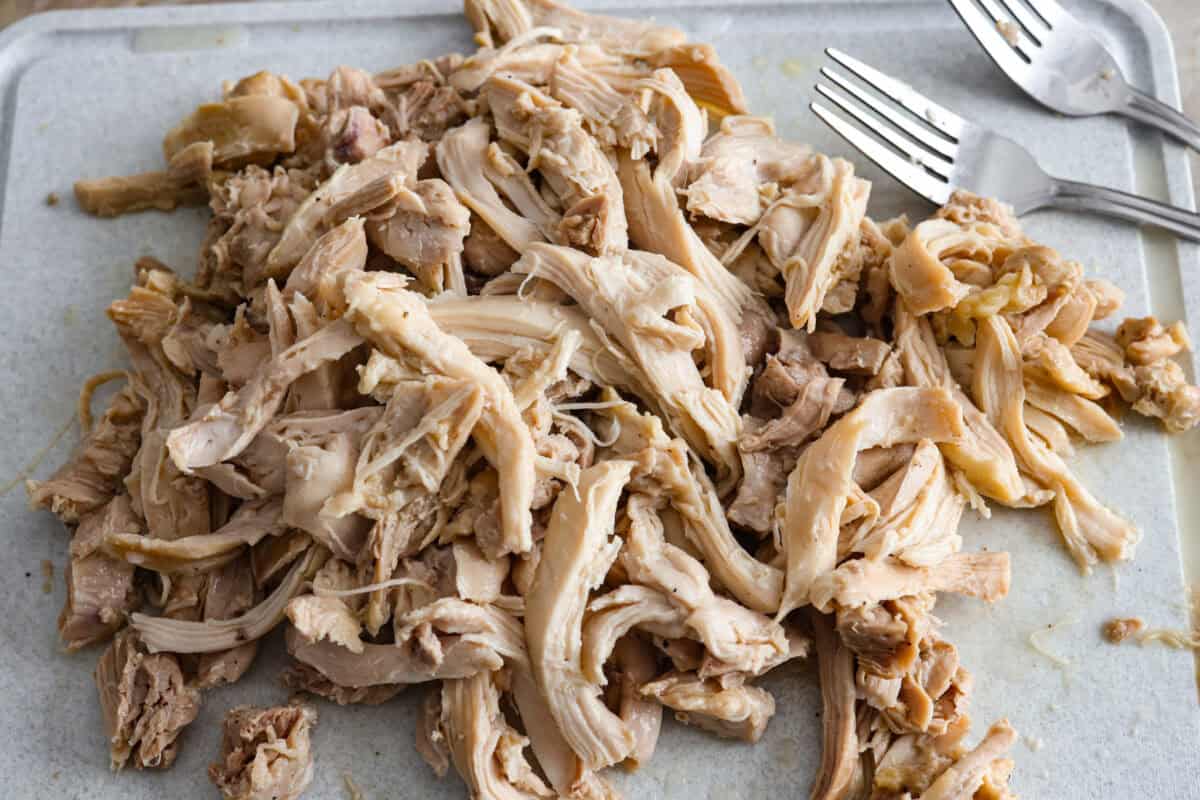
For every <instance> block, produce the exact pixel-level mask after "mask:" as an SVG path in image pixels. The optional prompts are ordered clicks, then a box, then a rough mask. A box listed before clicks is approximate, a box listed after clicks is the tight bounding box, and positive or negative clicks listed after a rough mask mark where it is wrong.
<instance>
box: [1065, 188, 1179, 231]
mask: <svg viewBox="0 0 1200 800" xmlns="http://www.w3.org/2000/svg"><path fill="white" fill-rule="evenodd" d="M1046 205H1049V206H1054V207H1055V208H1065V209H1070V210H1074V211H1093V212H1095V213H1097V214H1104V215H1106V216H1109V217H1117V218H1118V219H1124V220H1128V221H1130V222H1137V223H1140V224H1143V225H1156V226H1158V227H1160V228H1163V229H1164V230H1168V231H1170V232H1171V233H1174V234H1175V235H1177V236H1181V237H1183V238H1185V239H1191V240H1192V241H1197V242H1200V214H1195V213H1193V212H1191V211H1187V210H1185V209H1182V208H1179V207H1178V206H1172V205H1167V204H1166V203H1160V202H1158V201H1157V200H1150V199H1148V198H1145V197H1139V196H1138V195H1136V194H1130V193H1128V192H1121V191H1118V190H1116V189H1108V188H1105V187H1103V186H1094V185H1092V184H1090V183H1079V182H1077V181H1068V180H1061V179H1059V180H1056V181H1055V183H1054V189H1053V191H1052V193H1051V195H1050V196H1049V198H1047V200H1046Z"/></svg>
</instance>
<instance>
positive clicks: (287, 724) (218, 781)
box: [208, 705, 317, 800]
mask: <svg viewBox="0 0 1200 800" xmlns="http://www.w3.org/2000/svg"><path fill="white" fill-rule="evenodd" d="M316 722H317V712H316V711H314V710H312V709H311V708H308V707H307V706H302V705H291V706H276V707H274V708H256V707H254V706H238V707H236V708H233V709H230V710H229V711H228V712H226V714H225V722H224V725H223V728H222V736H221V754H220V756H219V757H218V760H217V761H215V762H214V763H213V764H211V765H210V766H209V768H208V777H209V779H210V780H212V782H213V784H215V785H216V787H217V789H219V790H220V792H221V795H222V796H223V797H226V798H228V800H296V799H297V798H298V797H300V795H301V794H303V793H304V790H305V789H307V788H308V785H309V784H310V783H311V782H312V777H313V755H312V742H311V733H310V732H311V730H312V727H313V725H315V724H316Z"/></svg>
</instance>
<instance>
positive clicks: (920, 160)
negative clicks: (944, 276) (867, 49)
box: [810, 48, 968, 205]
mask: <svg viewBox="0 0 1200 800" xmlns="http://www.w3.org/2000/svg"><path fill="white" fill-rule="evenodd" d="M825 52H826V54H828V55H829V57H830V58H832V59H833V60H834V61H836V62H837V63H838V64H840V65H841V66H843V67H844V68H846V69H847V70H849V71H850V73H851V74H853V75H854V76H855V77H857V78H858V79H859V80H861V81H862V82H863V83H865V84H866V85H867V86H869V87H870V88H871V89H873V90H874V91H875V92H877V93H878V95H879V96H876V95H875V94H872V93H871V92H869V91H867V90H865V89H862V88H860V87H859V86H857V85H856V84H855V83H854V82H852V81H850V80H849V79H848V78H846V77H844V76H842V75H841V74H839V73H837V72H835V71H833V70H831V69H828V68H824V67H822V69H821V75H822V76H823V77H824V78H825V79H827V80H828V81H830V82H831V83H832V84H834V85H833V86H830V85H829V84H826V83H818V84H817V87H816V88H817V91H818V92H820V93H821V94H822V95H823V96H824V97H826V98H828V99H829V100H830V101H831V102H833V103H834V104H835V105H836V106H837V107H838V108H840V109H841V110H842V111H843V112H845V113H846V114H848V115H849V116H850V117H852V118H853V119H854V120H855V121H857V123H858V125H857V126H856V125H854V124H852V123H850V122H848V121H846V120H845V119H843V118H842V117H840V116H838V115H836V114H834V113H833V112H832V111H830V110H829V109H828V108H827V107H825V106H824V105H822V104H821V103H819V102H814V103H812V104H811V106H810V107H811V108H812V111H813V113H815V114H816V115H817V116H818V117H820V118H821V120H822V121H823V122H825V124H827V125H829V127H831V128H833V129H834V131H836V132H837V133H838V134H839V135H840V136H842V138H844V139H845V140H846V141H848V142H849V143H850V144H852V145H854V146H855V147H857V148H858V149H859V150H861V151H862V152H863V154H865V155H866V156H867V157H868V158H870V159H871V160H872V161H874V162H875V163H876V164H877V165H878V166H879V167H880V168H881V169H883V170H884V171H886V172H888V173H889V174H891V175H892V177H894V178H896V179H897V180H899V181H900V182H901V183H904V184H905V185H907V186H908V187H909V188H910V189H912V190H913V191H915V192H917V193H918V194H920V195H922V196H924V197H925V198H926V199H928V200H930V201H931V202H933V203H936V204H939V205H941V204H943V203H945V202H946V201H947V200H948V199H949V197H950V193H951V192H952V191H953V186H951V184H950V180H951V175H952V173H953V171H954V159H955V157H956V156H957V154H958V141H959V138H960V137H961V136H962V134H963V132H964V130H965V129H966V127H967V124H968V123H967V122H966V121H965V120H964V119H962V118H961V117H959V116H958V115H957V114H955V113H954V112H952V111H950V110H949V109H947V108H944V107H943V106H941V105H939V104H937V103H935V102H933V101H932V100H930V99H929V98H927V97H925V96H924V95H922V94H920V93H919V92H917V91H916V90H914V89H913V88H912V87H911V86H908V85H906V84H904V83H901V82H900V81H897V80H895V79H894V78H890V77H888V76H887V75H884V74H883V73H881V72H879V71H878V70H876V69H873V68H872V67H870V66H868V65H866V64H864V63H863V62H861V61H859V60H857V59H855V58H851V57H850V56H848V55H846V54H845V53H843V52H841V51H839V50H835V49H833V48H829V49H827V50H826V51H825ZM835 87H836V88H835ZM868 109H869V110H868Z"/></svg>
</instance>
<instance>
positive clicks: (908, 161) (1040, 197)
mask: <svg viewBox="0 0 1200 800" xmlns="http://www.w3.org/2000/svg"><path fill="white" fill-rule="evenodd" d="M825 52H826V53H827V54H828V55H829V57H830V58H832V59H833V60H834V61H836V62H837V63H838V64H840V65H842V66H843V67H845V68H846V69H847V70H849V71H850V72H851V73H853V74H854V75H855V76H857V77H858V78H859V79H860V80H861V81H863V82H864V83H865V84H867V85H868V86H869V87H871V88H872V89H874V90H875V92H877V93H878V94H875V93H873V92H871V91H868V90H866V89H863V88H861V87H859V86H858V85H857V84H856V83H854V82H852V81H851V80H849V79H847V78H846V77H844V76H842V75H841V74H839V73H837V72H835V71H833V70H831V69H827V68H822V69H821V75H822V76H824V77H825V78H826V79H828V80H829V81H830V82H831V83H832V84H834V86H830V85H827V84H824V83H821V84H818V85H817V91H818V92H820V93H821V94H822V95H824V96H825V97H827V98H828V99H829V100H831V101H832V102H833V103H834V104H836V105H837V106H838V107H839V108H840V109H842V110H843V111H844V112H846V113H847V114H849V115H850V116H851V117H853V118H854V119H855V120H856V121H857V122H858V123H859V125H860V126H861V127H859V126H855V125H853V124H851V123H849V122H847V121H846V120H845V119H843V118H842V117H840V116H838V115H836V114H834V113H833V112H832V111H830V110H829V109H828V108H827V107H825V106H824V105H822V104H821V103H818V102H814V103H812V104H811V108H812V110H813V112H814V113H815V114H816V115H817V116H818V117H820V118H821V119H822V120H823V121H824V122H825V123H826V124H828V125H829V126H830V127H831V128H833V129H834V130H835V131H836V132H837V133H838V134H840V135H841V136H842V137H843V138H844V139H846V140H847V141H848V142H850V144H852V145H854V146H855V147H857V148H858V149H859V150H861V151H862V152H863V153H864V154H865V155H866V156H867V157H868V158H870V159H871V160H872V161H874V162H875V163H876V164H877V165H879V167H880V168H882V169H883V170H885V171H886V172H888V173H889V174H891V175H892V177H894V178H896V179H897V180H898V181H900V182H901V183H903V184H904V185H906V186H908V188H910V189H912V190H913V191H914V192H916V193H917V194H919V195H921V196H922V197H924V198H926V199H927V200H929V201H930V202H932V203H935V204H937V205H943V204H945V203H946V202H947V201H948V200H949V199H950V195H951V194H952V193H953V192H954V191H955V190H956V189H965V190H967V191H969V192H973V193H975V194H977V195H981V196H984V197H995V198H996V199H998V200H1002V201H1003V202H1006V203H1008V204H1009V205H1011V206H1013V208H1014V210H1015V211H1016V213H1017V214H1025V213H1027V212H1030V211H1034V210H1036V209H1040V208H1051V207H1053V208H1063V209H1071V210H1078V211H1091V212H1095V213H1099V214H1104V215H1107V216H1110V217H1117V218H1120V219H1124V220H1128V221H1131V222H1136V223H1141V224H1148V225H1157V226H1158V227H1161V228H1164V229H1166V230H1169V231H1171V232H1173V233H1175V234H1177V235H1179V236H1182V237H1185V238H1188V239H1193V240H1196V241H1200V215H1198V214H1194V213H1192V212H1190V211H1185V210H1183V209H1181V208H1177V207H1175V206H1170V205H1166V204H1165V203H1159V202H1157V201H1154V200H1149V199H1147V198H1144V197H1139V196H1137V195H1134V194H1129V193H1128V192H1121V191H1117V190H1116V189H1108V188H1105V187H1102V186H1094V185H1091V184H1087V183H1078V182H1076V181H1069V180H1064V179H1061V178H1054V177H1052V176H1050V175H1049V174H1047V173H1046V172H1045V171H1044V170H1043V169H1042V168H1041V167H1040V166H1039V165H1038V163H1037V161H1036V160H1035V159H1034V158H1033V156H1032V155H1031V154H1030V153H1029V152H1028V151H1027V150H1026V149H1025V148H1023V147H1021V146H1020V145H1019V144H1017V143H1016V142H1014V141H1012V140H1011V139H1008V138H1005V137H1003V136H1000V135H999V134H997V133H994V132H992V131H990V130H988V129H987V128H984V127H982V126H980V125H976V124H973V123H971V122H968V121H967V120H965V119H963V118H962V117H960V116H959V115H957V114H955V113H954V112H952V111H950V110H949V109H947V108H944V107H943V106H941V105H938V104H937V103H935V102H934V101H932V100H930V99H929V98H927V97H925V96H924V95H922V94H920V93H918V92H917V91H916V90H914V89H913V88H912V87H910V86H908V85H906V84H904V83H901V82H900V81H897V80H895V79H894V78H890V77H888V76H887V75H884V74H883V73H881V72H879V71H878V70H876V69H873V68H871V67H869V66H867V65H866V64H864V63H863V62H861V61H859V60H857V59H854V58H851V57H850V56H848V55H846V54H845V53H842V52H841V51H839V50H834V49H832V48H830V49H828V50H826V51H825ZM835 87H836V88H835ZM864 129H865V130H864ZM868 131H869V132H870V133H868ZM872 134H874V135H872ZM876 137H878V138H876Z"/></svg>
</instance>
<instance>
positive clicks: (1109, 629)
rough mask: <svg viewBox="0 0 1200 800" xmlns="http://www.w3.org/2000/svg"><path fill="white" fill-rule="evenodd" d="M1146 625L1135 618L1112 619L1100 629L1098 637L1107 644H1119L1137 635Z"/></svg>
mask: <svg viewBox="0 0 1200 800" xmlns="http://www.w3.org/2000/svg"><path fill="white" fill-rule="evenodd" d="M1145 626H1146V623H1144V622H1142V621H1141V620H1140V619H1139V618H1137V617H1114V618H1113V619H1110V620H1109V621H1108V622H1105V623H1104V625H1103V626H1101V628H1100V635H1101V636H1103V637H1104V641H1106V642H1108V643H1109V644H1120V643H1121V642H1123V641H1125V640H1126V639H1128V638H1129V637H1130V636H1133V635H1135V634H1136V633H1138V632H1139V631H1140V630H1141V629H1142V628H1144V627H1145Z"/></svg>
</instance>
